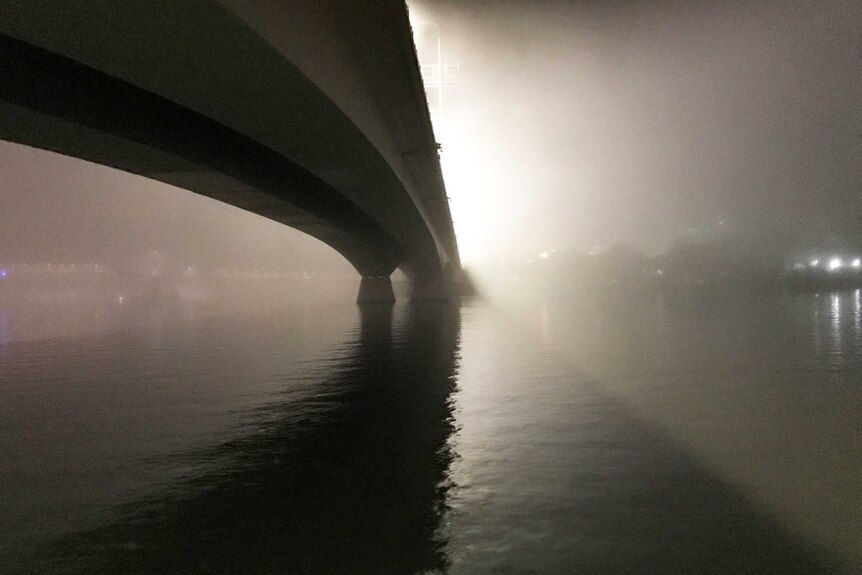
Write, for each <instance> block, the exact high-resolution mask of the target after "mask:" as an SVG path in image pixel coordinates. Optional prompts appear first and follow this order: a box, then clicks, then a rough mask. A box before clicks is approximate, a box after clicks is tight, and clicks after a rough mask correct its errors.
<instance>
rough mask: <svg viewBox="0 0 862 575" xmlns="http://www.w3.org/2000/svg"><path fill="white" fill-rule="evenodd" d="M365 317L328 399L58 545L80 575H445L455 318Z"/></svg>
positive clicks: (271, 417)
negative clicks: (443, 528) (433, 573)
mask: <svg viewBox="0 0 862 575" xmlns="http://www.w3.org/2000/svg"><path fill="white" fill-rule="evenodd" d="M442 309H444V308H441V307H440V306H429V307H423V306H411V307H410V308H407V309H406V310H403V309H402V310H401V312H402V313H400V314H397V317H396V318H395V321H394V322H393V312H392V308H390V307H389V306H379V307H377V306H372V307H369V308H367V309H363V310H362V317H361V325H360V326H357V329H356V331H355V334H354V341H353V342H352V344H349V345H347V346H345V347H346V349H347V351H346V352H345V353H344V355H343V356H342V357H340V358H338V359H336V360H335V361H334V362H333V363H332V365H331V366H327V368H326V372H327V374H328V375H326V376H324V379H325V381H324V382H322V383H321V385H320V387H319V393H316V394H315V395H314V396H313V397H305V398H302V400H301V401H299V402H298V401H297V400H296V399H295V398H292V397H290V395H289V392H286V395H285V400H284V401H283V402H278V401H276V402H273V403H271V404H269V405H268V406H266V407H265V408H262V409H261V410H260V413H258V414H257V415H259V417H258V420H259V423H258V424H257V425H254V426H253V429H252V430H251V431H249V432H247V433H245V434H244V435H242V436H240V437H239V438H237V439H234V440H230V441H228V442H226V443H224V444H222V445H219V446H217V447H216V448H214V449H211V450H209V451H207V452H206V453H194V454H189V455H188V457H189V459H191V460H195V461H203V462H206V464H207V465H208V467H209V468H210V469H209V470H208V471H207V472H206V473H204V474H203V475H200V476H197V477H194V478H190V479H187V480H183V481H180V482H178V483H177V484H176V485H173V486H171V487H170V488H169V489H167V490H166V491H165V492H162V493H161V494H160V495H157V496H156V497H155V498H153V499H150V500H146V501H139V502H136V503H133V504H131V505H129V506H128V507H127V508H126V509H124V510H123V512H122V514H121V516H120V519H119V520H117V521H116V522H114V523H113V524H109V525H106V526H103V527H100V528H98V529H95V530H92V531H90V532H87V533H83V534H78V535H75V536H71V537H68V538H66V539H64V540H62V541H58V542H55V543H54V544H52V545H51V550H49V551H48V552H47V553H46V555H48V556H52V558H51V559H48V560H47V561H46V563H44V564H43V565H44V566H45V567H47V570H48V571H52V572H53V569H51V567H52V566H56V567H58V570H57V571H58V572H63V573H67V572H76V573H356V572H360V573H381V574H384V573H393V574H395V573H398V574H403V573H415V572H424V571H429V570H439V569H444V568H445V566H446V561H445V555H444V546H445V542H444V541H443V540H442V539H441V536H440V534H439V526H440V518H441V517H442V515H443V511H444V509H443V507H444V505H445V499H446V491H447V483H446V477H447V469H448V466H449V463H450V460H451V457H452V454H451V451H450V448H449V443H448V442H449V437H450V435H451V433H452V431H453V417H452V403H451V402H452V400H451V395H452V391H453V390H454V388H455V385H456V379H455V376H456V371H457V361H458V360H457V357H458V353H457V350H458V338H459V318H458V315H457V312H456V310H447V311H451V312H452V313H441V310H442Z"/></svg>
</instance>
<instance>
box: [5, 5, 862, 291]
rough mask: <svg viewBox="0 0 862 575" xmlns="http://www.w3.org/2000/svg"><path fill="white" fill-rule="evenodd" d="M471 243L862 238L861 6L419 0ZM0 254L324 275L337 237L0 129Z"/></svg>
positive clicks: (758, 246) (803, 251) (591, 244)
mask: <svg viewBox="0 0 862 575" xmlns="http://www.w3.org/2000/svg"><path fill="white" fill-rule="evenodd" d="M410 9H411V19H412V21H413V25H414V32H415V36H416V43H417V46H418V48H419V50H420V59H421V60H422V62H423V63H425V64H429V63H430V64H433V63H435V61H436V57H437V54H436V40H437V38H438V37H439V40H440V46H441V49H442V59H443V61H444V62H445V63H452V64H454V63H457V64H459V65H460V74H458V77H457V83H455V84H453V85H447V86H445V88H444V95H443V98H444V100H443V101H444V104H445V105H444V107H443V113H442V116H441V115H438V114H437V113H436V112H437V103H436V100H435V98H436V94H435V93H433V91H432V90H429V98H430V100H431V102H430V103H431V109H432V111H433V112H434V116H435V117H434V120H435V130H436V132H437V137H438V140H439V141H440V142H441V143H442V155H441V159H442V162H443V167H444V173H445V178H446V185H447V189H448V193H449V195H450V197H451V198H452V199H451V202H452V211H453V215H454V219H455V226H456V232H457V235H458V241H459V245H460V249H461V252H462V259H463V260H464V261H465V262H466V263H467V264H468V265H474V266H475V265H482V264H483V263H487V262H498V261H499V260H500V258H510V259H516V260H523V261H526V260H528V259H530V258H534V257H536V255H537V254H539V253H542V252H549V253H558V252H568V253H584V254H586V253H589V252H596V251H602V250H606V249H608V248H611V247H614V246H626V247H627V249H628V248H632V249H634V250H635V251H637V252H640V253H642V254H644V255H646V256H656V255H661V254H664V253H666V252H667V251H668V250H673V249H674V248H675V247H676V246H679V245H680V243H685V242H691V241H692V240H694V241H701V242H713V243H716V242H719V243H721V244H722V245H723V246H725V247H726V248H727V250H726V251H729V252H730V253H731V254H732V257H733V258H738V259H740V260H745V259H756V260H757V261H763V262H773V263H776V264H779V265H780V264H786V263H787V262H788V261H789V260H790V259H792V258H798V257H808V256H809V255H810V254H816V253H818V250H828V249H838V248H840V249H842V250H845V251H847V252H848V253H850V252H854V251H858V250H860V249H862V202H860V201H859V199H860V198H859V195H860V190H862V106H860V102H862V56H860V54H862V32H860V25H859V23H860V22H862V5H860V4H859V3H858V2H856V1H854V0H830V1H827V2H817V3H812V2H790V1H781V2H779V1H773V2H767V1H759V2H729V3H728V2H724V3H706V2H701V3H691V2H682V1H665V2H658V3H647V2H553V1H543V2H529V3H525V2H516V1H514V0H503V1H496V2H491V1H484V2H482V1H475V2H454V1H445V0H422V1H419V0H417V1H415V2H410ZM0 170H2V173H3V176H4V177H3V183H2V186H0V204H2V206H3V209H2V211H0V264H3V265H10V264H20V263H26V262H31V263H38V262H43V263H44V262H53V263H64V262H65V263H77V264H84V263H100V264H104V265H110V266H113V267H114V268H122V269H125V270H132V271H135V270H138V269H139V268H141V266H144V267H146V262H147V261H149V260H148V258H150V259H151V258H152V254H153V253H158V254H159V258H161V260H163V261H165V262H169V266H168V267H171V268H176V269H180V270H185V269H187V268H189V267H191V268H193V269H195V270H198V269H199V270H209V271H214V270H219V269H232V270H241V271H248V272H249V273H252V272H253V271H254V270H260V271H261V272H262V271H263V270H271V271H277V270H287V271H291V272H307V271H312V272H319V273H323V274H327V275H330V276H333V277H336V276H337V277H340V278H355V274H354V272H353V270H352V269H351V268H350V266H349V265H347V264H346V262H344V260H343V259H342V258H341V257H340V256H339V255H338V254H336V253H335V252H334V251H333V250H331V249H330V248H328V247H327V246H325V245H323V244H321V243H320V242H317V241H316V240H314V239H312V238H309V237H307V236H305V235H303V234H301V233H299V232H296V231H294V230H291V229H288V228H286V227H284V226H281V225H279V224H276V223H273V222H270V221H268V220H266V219H263V218H260V217H257V216H254V215H251V214H248V213H245V212H242V211H241V210H238V209H235V208H232V207H230V206H227V205H224V204H220V203H218V202H215V201H212V200H209V199H206V198H202V197H200V196H197V195H195V194H192V193H190V192H186V191H183V190H179V189H176V188H172V187H170V186H166V185H163V184H160V183H157V182H153V181H150V180H146V179H143V178H139V177H135V176H131V175H129V174H124V173H121V172H118V171H115V170H111V169H108V168H104V167H100V166H96V165H93V164H89V163H86V162H82V161H78V160H73V159H69V158H66V157H62V156H59V155H56V154H52V153H50V152H44V151H39V150H33V149H30V148H26V147H22V146H18V145H14V144H10V143H0Z"/></svg>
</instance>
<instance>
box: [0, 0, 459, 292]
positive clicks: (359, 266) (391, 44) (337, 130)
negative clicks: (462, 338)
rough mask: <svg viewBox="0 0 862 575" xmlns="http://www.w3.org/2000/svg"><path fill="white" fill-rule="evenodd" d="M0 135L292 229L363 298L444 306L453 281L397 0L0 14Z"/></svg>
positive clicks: (39, 1) (173, 1) (64, 6)
mask: <svg viewBox="0 0 862 575" xmlns="http://www.w3.org/2000/svg"><path fill="white" fill-rule="evenodd" d="M0 139H4V140H9V141H13V142H17V143H21V144H26V145H29V146H33V147H38V148H43V149H48V150H53V151H56V152H59V153H62V154H66V155H69V156H75V157H78V158H82V159H85V160H89V161H92V162H96V163H99V164H103V165H106V166H111V167H114V168H118V169H121V170H125V171H127V172H131V173H135V174H139V175H142V176H145V177H148V178H152V179H154V180H159V181H162V182H165V183H168V184H172V185H174V186H178V187H181V188H184V189H188V190H191V191H193V192H197V193H199V194H202V195H205V196H208V197H210V198H214V199H217V200H220V201H223V202H226V203H228V204H232V205H234V206H237V207H240V208H242V209H245V210H248V211H251V212H254V213H256V214H260V215H262V216H265V217H267V218H270V219H273V220H275V221H278V222H281V223H283V224H285V225H287V226H290V227H292V228H296V229H298V230H301V231H303V232H305V233H307V234H309V235H311V236H313V237H315V238H317V239H319V240H321V241H323V242H325V243H326V244H328V245H329V246H331V247H332V248H334V249H335V250H337V251H338V252H339V253H341V254H342V255H343V256H344V257H345V258H347V260H349V261H350V262H351V263H352V264H353V266H354V267H355V268H356V270H357V271H358V272H359V273H360V274H361V276H362V280H361V287H360V292H359V301H360V302H367V301H392V300H393V299H394V298H393V293H392V286H391V282H390V279H389V276H390V274H391V273H392V272H393V271H394V270H395V269H396V268H400V269H401V270H402V271H403V272H404V273H405V275H406V276H407V278H408V279H409V280H410V281H411V283H412V296H411V297H412V299H420V300H425V299H437V300H445V299H448V298H449V297H450V296H451V294H452V293H453V281H454V278H455V276H456V275H457V274H458V272H459V271H460V260H459V257H458V248H457V244H456V240H455V233H454V230H453V226H452V218H451V214H450V211H449V204H448V201H447V198H446V192H445V187H444V184H443V178H442V174H441V171H440V163H439V157H438V146H437V144H436V142H435V138H434V133H433V131H432V128H431V123H430V119H429V113H428V108H427V104H426V101H425V96H424V90H423V86H422V81H421V77H420V72H419V66H418V62H417V59H416V52H415V47H414V44H413V37H412V33H411V29H410V24H409V21H408V18H407V9H406V6H405V4H404V2H403V1H402V0H375V1H374V2H368V1H366V0H290V1H283V0H223V1H221V2H219V1H216V0H136V1H134V2H128V1H123V0H87V1H86V2H69V1H68V0H6V1H5V2H4V3H3V7H2V9H0Z"/></svg>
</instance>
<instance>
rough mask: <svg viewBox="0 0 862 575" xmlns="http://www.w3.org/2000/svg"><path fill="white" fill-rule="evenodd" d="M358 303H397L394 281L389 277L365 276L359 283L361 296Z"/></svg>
mask: <svg viewBox="0 0 862 575" xmlns="http://www.w3.org/2000/svg"><path fill="white" fill-rule="evenodd" d="M356 303H360V304H367V303H382V304H392V303H395V293H394V292H393V291H392V280H391V279H389V276H363V277H362V281H361V282H359V295H358V296H357V297H356Z"/></svg>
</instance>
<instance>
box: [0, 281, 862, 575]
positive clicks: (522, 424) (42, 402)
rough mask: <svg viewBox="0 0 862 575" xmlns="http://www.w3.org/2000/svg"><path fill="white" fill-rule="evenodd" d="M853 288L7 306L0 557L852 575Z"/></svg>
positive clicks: (35, 567) (193, 566)
mask: <svg viewBox="0 0 862 575" xmlns="http://www.w3.org/2000/svg"><path fill="white" fill-rule="evenodd" d="M859 298H860V296H859V293H858V292H855V293H853V292H850V293H846V294H840V295H834V296H831V295H828V294H827V295H822V296H819V297H816V298H815V297H814V296H772V297H768V298H761V299H756V300H744V301H723V302H715V301H709V302H703V301H691V300H685V301H677V302H668V301H664V300H661V299H659V298H655V299H654V300H653V299H652V298H646V297H644V298H635V299H632V298H628V299H627V298H624V297H606V298H602V299H600V300H599V301H594V302H589V303H583V302H577V303H575V302H571V301H564V300H560V301H555V302H532V303H523V302H522V303H521V304H518V305H511V306H508V307H507V306H503V307H500V306H495V305H490V304H487V303H482V302H467V303H465V304H464V305H462V306H461V307H459V308H445V307H441V306H421V305H417V306H409V305H401V304H399V305H397V306H396V307H395V308H394V309H392V310H389V309H386V308H381V309H366V310H359V309H358V308H357V307H356V306H354V305H347V304H346V305H328V306H311V305H309V306H304V307H301V308H293V309H290V308H287V309H279V310H277V311H272V310H271V311H270V312H268V313H265V314H261V313H253V314H241V315H230V316H228V315H223V316H220V315H201V316H195V314H193V313H184V314H173V315H169V316H168V317H161V316H158V319H157V320H154V319H153V318H152V317H148V318H145V319H146V321H135V322H132V321H128V320H127V318H125V319H124V318H123V317H120V318H119V319H116V320H110V321H108V320H106V321H105V325H100V327H99V330H96V331H91V332H90V333H85V334H84V335H70V332H69V330H65V331H64V334H65V336H64V337H58V338H35V337H34V338H26V340H23V341H22V338H16V333H15V329H16V328H15V327H14V326H17V325H23V324H21V323H20V322H18V323H15V322H13V321H12V320H10V319H9V313H11V312H9V311H8V310H7V311H6V312H4V313H5V314H6V316H4V317H6V320H5V321H6V323H5V324H4V325H5V326H6V327H5V328H4V329H5V331H4V332H3V333H5V336H4V340H3V343H2V344H0V378H2V380H0V384H2V385H0V442H2V443H0V495H2V504H0V572H2V573H393V574H394V573H399V574H405V573H425V572H448V573H585V574H593V573H599V574H601V573H608V574H612V573H632V574H640V573H692V574H695V573H697V574H702V573H752V574H754V573H776V574H797V573H800V574H801V573H845V572H846V573H853V572H856V571H855V570H854V567H855V566H857V565H858V563H856V562H857V561H858V559H859V557H860V556H862V553H859V539H860V535H862V534H860V513H862V511H860V510H862V495H860V477H862V469H860V463H859V462H860V443H859V414H860V407H862V403H860V402H862V383H860V382H862V329H860V328H862V315H860V301H859ZM138 319H140V318H138ZM10 325H11V326H13V327H9V326H10ZM64 325H65V324H64ZM82 331H83V332H86V331H87V330H82ZM22 333H23V331H22ZM31 333H32V332H31Z"/></svg>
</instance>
